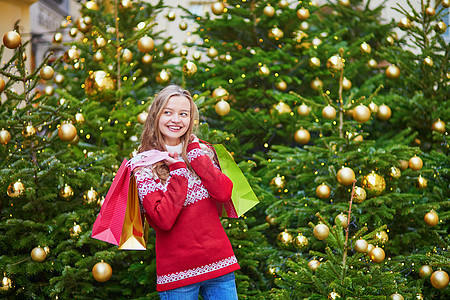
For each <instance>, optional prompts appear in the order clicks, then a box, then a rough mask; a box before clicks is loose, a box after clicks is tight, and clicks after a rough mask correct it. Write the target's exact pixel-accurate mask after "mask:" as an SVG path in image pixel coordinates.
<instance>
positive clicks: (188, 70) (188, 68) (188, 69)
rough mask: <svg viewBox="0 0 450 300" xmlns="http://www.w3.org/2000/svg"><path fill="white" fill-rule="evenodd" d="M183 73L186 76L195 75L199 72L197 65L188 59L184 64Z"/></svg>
mask: <svg viewBox="0 0 450 300" xmlns="http://www.w3.org/2000/svg"><path fill="white" fill-rule="evenodd" d="M183 73H184V74H185V75H186V76H193V75H194V74H195V73H197V65H196V64H195V63H193V62H192V61H188V62H187V63H185V64H184V66H183Z"/></svg>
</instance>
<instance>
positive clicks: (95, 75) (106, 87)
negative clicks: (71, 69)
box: [84, 70, 115, 101]
mask: <svg viewBox="0 0 450 300" xmlns="http://www.w3.org/2000/svg"><path fill="white" fill-rule="evenodd" d="M84 84H85V86H84V91H85V93H86V95H88V96H89V97H90V98H91V99H93V100H97V101H100V100H110V99H112V98H113V96H114V95H115V91H114V89H115V84H114V79H112V78H111V75H109V74H108V73H107V72H105V71H103V70H99V71H94V72H92V71H90V72H89V75H88V77H87V78H86V80H85V82H84Z"/></svg>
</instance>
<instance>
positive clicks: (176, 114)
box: [158, 96, 191, 146]
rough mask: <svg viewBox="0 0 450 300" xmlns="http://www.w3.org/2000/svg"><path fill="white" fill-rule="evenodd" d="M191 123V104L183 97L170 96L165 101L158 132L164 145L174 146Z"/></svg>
mask: <svg viewBox="0 0 450 300" xmlns="http://www.w3.org/2000/svg"><path fill="white" fill-rule="evenodd" d="M190 121H191V104H190V102H189V99H188V98H186V97H184V96H172V97H170V99H169V100H168V101H167V104H166V106H165V107H164V109H163V111H162V113H161V115H160V117H159V122H158V125H159V130H160V132H161V135H162V137H163V140H164V143H165V144H166V145H169V146H176V145H178V144H179V143H180V142H181V137H182V136H183V135H184V134H185V133H186V132H187V131H188V129H189V125H190Z"/></svg>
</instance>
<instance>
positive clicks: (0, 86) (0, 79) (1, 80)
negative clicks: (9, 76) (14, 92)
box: [0, 78, 6, 93]
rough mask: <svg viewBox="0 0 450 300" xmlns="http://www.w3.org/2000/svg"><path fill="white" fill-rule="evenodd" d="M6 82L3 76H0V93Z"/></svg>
mask: <svg viewBox="0 0 450 300" xmlns="http://www.w3.org/2000/svg"><path fill="white" fill-rule="evenodd" d="M5 86H6V83H5V81H4V80H3V78H0V93H1V92H3V91H4V90H5Z"/></svg>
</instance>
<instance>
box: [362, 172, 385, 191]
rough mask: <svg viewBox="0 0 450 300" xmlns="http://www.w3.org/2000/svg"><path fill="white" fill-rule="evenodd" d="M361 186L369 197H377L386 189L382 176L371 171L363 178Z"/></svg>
mask: <svg viewBox="0 0 450 300" xmlns="http://www.w3.org/2000/svg"><path fill="white" fill-rule="evenodd" d="M362 186H363V188H364V189H365V190H366V192H367V193H368V194H369V195H373V196H378V195H380V194H381V193H383V192H384V190H385V189H386V181H385V180H384V178H383V177H382V176H380V175H378V174H377V173H375V171H372V172H371V173H369V174H367V175H366V176H364V177H363V179H362Z"/></svg>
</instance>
